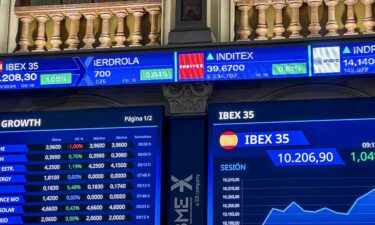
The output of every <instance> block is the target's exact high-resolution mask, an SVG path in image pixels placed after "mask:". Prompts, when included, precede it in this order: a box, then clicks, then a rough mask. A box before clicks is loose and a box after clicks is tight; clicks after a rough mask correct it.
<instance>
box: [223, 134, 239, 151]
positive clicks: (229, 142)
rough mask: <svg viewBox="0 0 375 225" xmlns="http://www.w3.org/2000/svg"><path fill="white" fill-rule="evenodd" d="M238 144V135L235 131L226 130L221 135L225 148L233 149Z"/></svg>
mask: <svg viewBox="0 0 375 225" xmlns="http://www.w3.org/2000/svg"><path fill="white" fill-rule="evenodd" d="M237 144H238V136H237V134H236V133H234V132H233V131H226V132H224V133H223V134H222V135H221V136H220V146H221V147H222V148H223V149H225V150H232V149H234V148H236V147H237Z"/></svg>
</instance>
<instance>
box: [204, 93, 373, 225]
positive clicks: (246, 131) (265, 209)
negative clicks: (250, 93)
mask: <svg viewBox="0 0 375 225" xmlns="http://www.w3.org/2000/svg"><path fill="white" fill-rule="evenodd" d="M275 109H277V110H275ZM210 110H211V111H210V138H209V141H210V142H209V169H208V171H209V174H208V177H209V181H208V196H209V197H208V225H235V224H236V225H245V224H252V225H280V224H283V225H285V224H298V225H301V224H304V225H316V224H348V225H364V224H374V223H375V222H374V221H375V205H374V199H375V179H374V175H375V172H374V169H375V142H374V140H375V133H374V126H375V113H374V112H375V102H374V101H373V100H359V99H356V100H335V101H300V102H298V101H297V102H277V103H255V104H232V105H215V106H212V107H211V108H210Z"/></svg>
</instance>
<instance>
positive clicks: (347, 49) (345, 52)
mask: <svg viewBox="0 0 375 225" xmlns="http://www.w3.org/2000/svg"><path fill="white" fill-rule="evenodd" d="M350 53H352V52H351V51H350V49H349V47H348V46H346V47H345V49H344V51H343V54H350Z"/></svg>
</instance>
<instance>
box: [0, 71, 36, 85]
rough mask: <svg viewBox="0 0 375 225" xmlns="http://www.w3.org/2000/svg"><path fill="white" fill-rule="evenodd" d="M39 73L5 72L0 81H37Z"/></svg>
mask: <svg viewBox="0 0 375 225" xmlns="http://www.w3.org/2000/svg"><path fill="white" fill-rule="evenodd" d="M37 79H38V75H37V74H36V73H25V74H19V73H17V74H3V75H1V77H0V82H4V83H7V82H24V81H36V80H37Z"/></svg>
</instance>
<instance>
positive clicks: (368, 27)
mask: <svg viewBox="0 0 375 225" xmlns="http://www.w3.org/2000/svg"><path fill="white" fill-rule="evenodd" d="M362 3H363V4H364V5H365V21H364V22H363V26H364V27H365V31H364V32H363V33H364V34H373V33H374V26H375V22H374V18H373V17H372V4H374V0H362Z"/></svg>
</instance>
